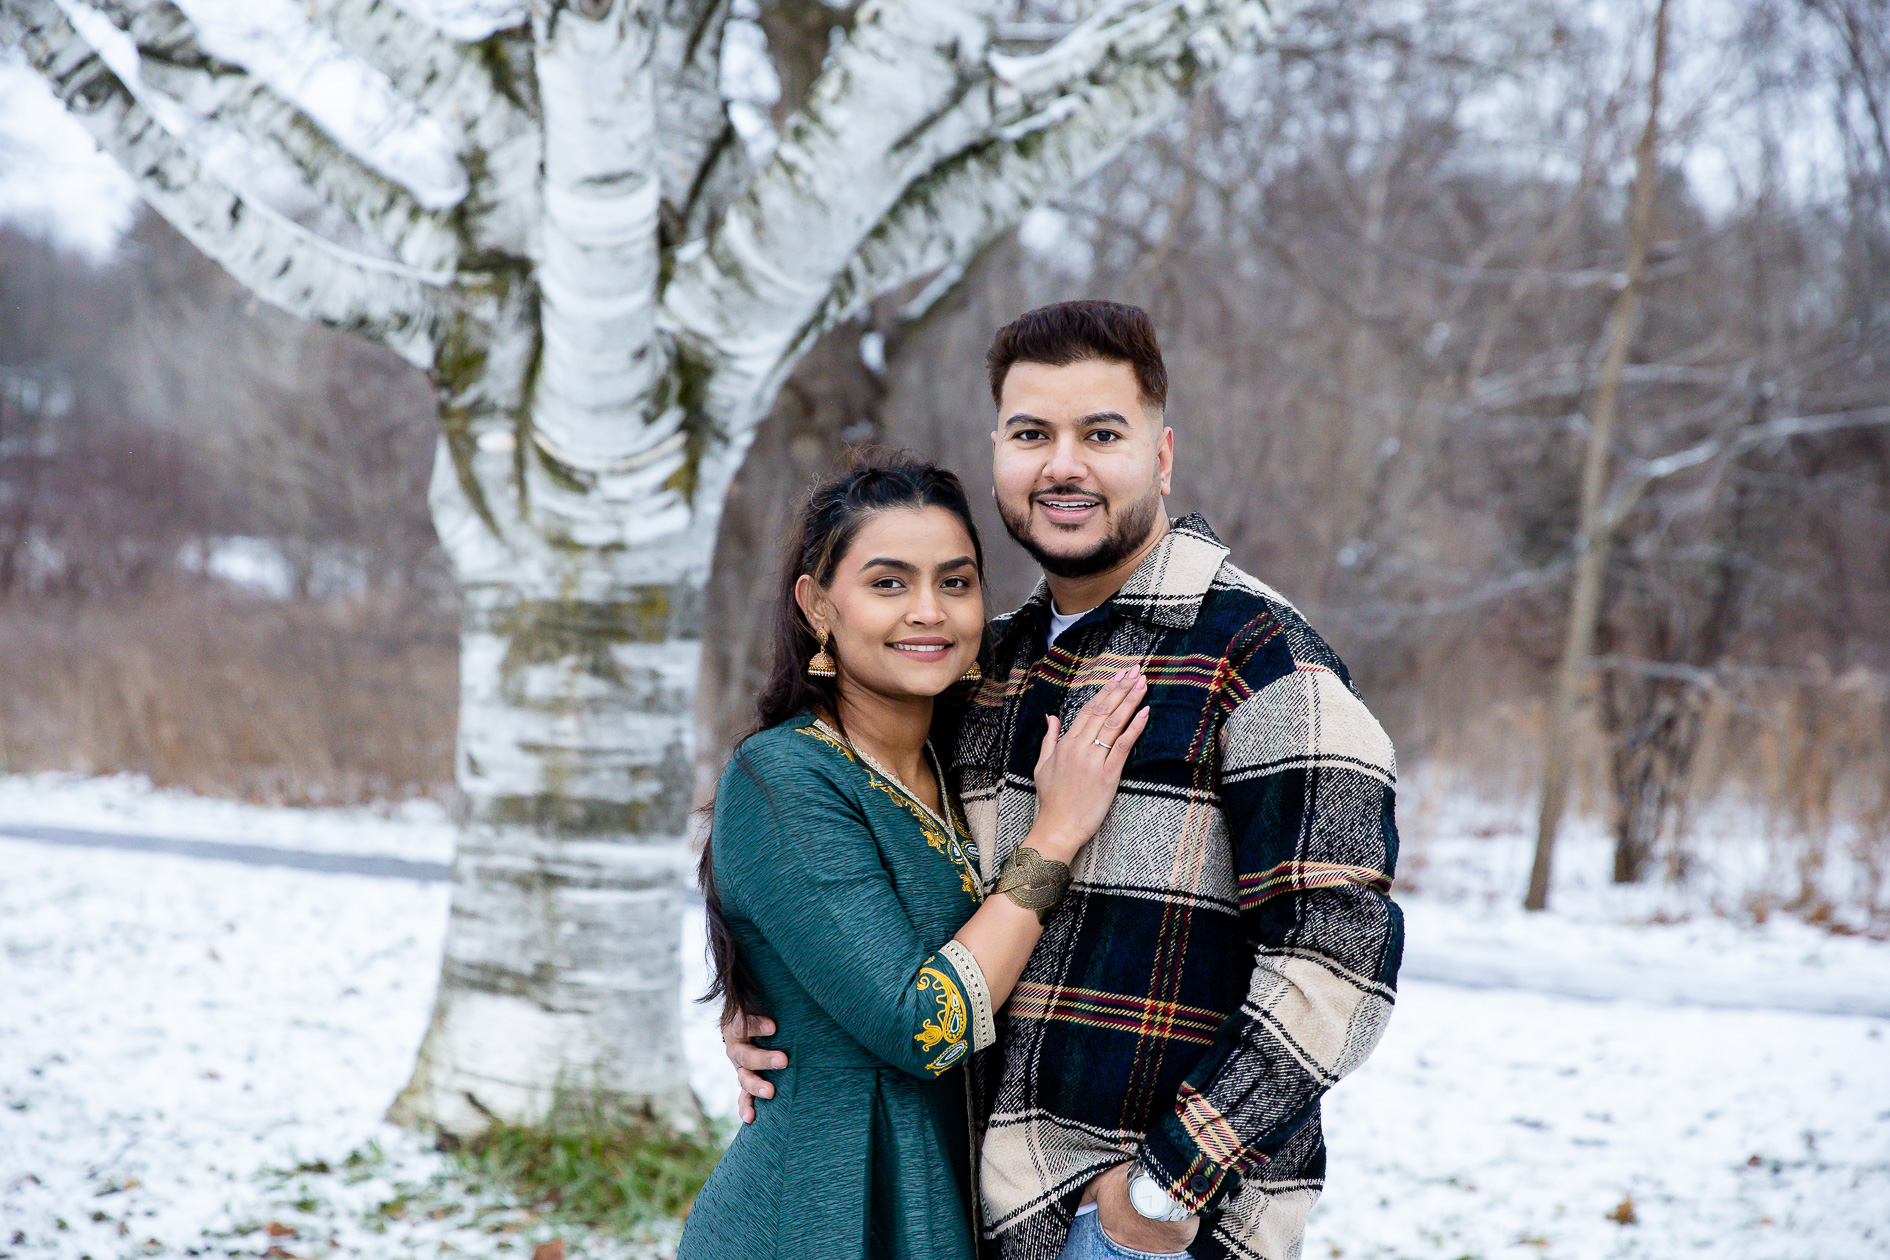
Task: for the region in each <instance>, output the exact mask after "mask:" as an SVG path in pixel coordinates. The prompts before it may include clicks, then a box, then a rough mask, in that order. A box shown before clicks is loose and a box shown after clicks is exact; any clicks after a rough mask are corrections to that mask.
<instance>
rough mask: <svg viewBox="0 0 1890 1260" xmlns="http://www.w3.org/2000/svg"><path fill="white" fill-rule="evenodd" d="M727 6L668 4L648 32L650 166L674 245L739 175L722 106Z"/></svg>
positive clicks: (715, 207)
mask: <svg viewBox="0 0 1890 1260" xmlns="http://www.w3.org/2000/svg"><path fill="white" fill-rule="evenodd" d="M727 17H728V0H669V2H668V3H666V4H665V5H664V6H663V15H662V19H661V21H660V22H659V23H658V25H657V28H656V54H655V58H654V60H655V63H656V67H657V75H658V81H657V88H656V136H657V161H658V164H659V170H660V171H661V173H662V179H663V219H664V224H665V228H666V230H667V234H668V237H669V240H670V241H671V242H672V243H673V244H680V243H681V242H683V241H684V240H687V239H688V238H689V236H690V235H691V231H690V229H691V228H692V227H693V228H695V229H696V230H697V231H700V230H701V229H702V228H703V227H704V226H706V222H707V219H708V216H709V215H710V214H712V213H714V212H716V211H719V210H720V209H722V208H723V207H724V206H726V204H727V202H728V200H729V198H730V197H732V196H733V195H734V189H735V182H736V180H737V179H738V178H739V177H740V176H741V175H742V174H744V173H746V171H747V167H748V163H747V150H746V148H744V147H743V145H742V144H741V141H740V139H739V137H737V136H736V135H735V127H734V124H732V123H731V122H729V118H728V104H727V102H726V101H724V100H723V99H722V26H723V23H724V22H725V21H726V20H727Z"/></svg>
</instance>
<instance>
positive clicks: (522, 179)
mask: <svg viewBox="0 0 1890 1260" xmlns="http://www.w3.org/2000/svg"><path fill="white" fill-rule="evenodd" d="M524 17H525V15H524V12H523V6H521V8H520V12H519V14H518V22H519V23H520V25H514V26H510V27H507V28H504V29H499V30H494V31H493V32H492V33H491V34H489V35H487V36H485V37H484V38H483V39H482V40H480V41H479V42H478V43H477V44H476V45H470V46H469V45H465V44H459V43H455V42H454V41H452V40H451V39H449V38H447V37H446V36H444V35H442V34H440V33H439V32H438V31H436V30H434V29H433V28H432V27H430V26H428V25H426V24H425V23H424V22H421V21H420V20H418V19H417V18H414V17H412V16H410V15H409V14H407V13H405V12H403V11H402V10H401V9H400V8H399V6H397V5H395V4H394V3H393V2H392V0H335V3H334V5H333V6H332V7H331V8H330V9H328V11H327V12H326V13H323V14H321V15H320V20H321V21H322V22H323V24H324V25H326V26H327V28H328V29H329V31H330V32H332V33H333V34H334V36H335V38H336V39H337V40H339V41H340V42H341V44H342V45H343V46H344V47H346V48H347V49H348V50H349V51H350V52H352V53H354V54H355V55H356V56H358V57H360V58H361V59H362V60H363V61H366V62H367V63H368V64H369V65H371V66H373V67H374V68H375V69H377V70H379V71H380V72H381V73H383V74H385V75H386V76H387V77H388V79H389V80H390V81H391V82H392V83H393V85H394V89H395V90H396V91H398V92H399V93H400V94H401V95H403V96H405V97H406V98H407V99H409V100H411V101H413V102H414V103H415V104H417V105H419V106H420V107H421V108H422V109H424V110H426V112H427V113H428V114H430V115H431V116H432V117H433V118H435V119H436V120H438V121H439V122H440V123H441V124H443V125H444V126H446V127H447V128H448V129H449V131H450V132H451V133H452V134H453V135H454V136H455V138H456V139H457V140H458V141H459V145H460V153H459V156H460V159H461V161H462V162H463V163H464V164H465V165H466V167H467V169H468V170H469V171H472V172H474V178H473V187H472V192H471V195H470V196H469V197H468V199H467V200H466V201H465V202H464V203H463V204H462V206H461V214H462V215H463V216H464V217H465V220H466V223H467V225H468V227H469V228H470V229H471V235H472V238H473V242H472V243H473V245H474V247H475V248H479V249H495V250H499V251H502V252H506V253H512V254H518V253H522V252H524V250H525V248H526V243H527V242H528V241H529V240H530V239H531V232H532V223H533V220H534V218H535V216H536V214H537V208H538V187H537V180H538V167H539V162H540V158H541V149H542V143H541V140H542V137H541V133H540V131H539V129H538V127H537V114H538V83H537V79H536V76H535V73H534V70H533V65H532V46H531V35H530V32H529V31H528V30H527V29H526V28H525V27H524V26H523V25H522V23H523V22H524Z"/></svg>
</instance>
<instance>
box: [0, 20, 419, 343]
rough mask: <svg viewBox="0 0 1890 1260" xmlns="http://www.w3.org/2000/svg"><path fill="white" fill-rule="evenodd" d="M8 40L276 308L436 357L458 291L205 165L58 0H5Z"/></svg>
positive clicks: (176, 219) (0, 27)
mask: <svg viewBox="0 0 1890 1260" xmlns="http://www.w3.org/2000/svg"><path fill="white" fill-rule="evenodd" d="M0 38H4V40H5V42H7V43H10V44H13V45H14V46H16V47H18V48H19V49H20V50H21V51H22V52H23V53H24V54H25V56H26V58H27V60H28V62H29V63H30V64H31V65H32V66H33V68H34V69H35V70H37V71H38V72H39V73H40V74H41V75H42V76H43V77H44V78H45V79H46V80H47V81H48V82H49V83H50V84H51V86H52V88H53V91H54V93H55V95H57V96H58V98H59V100H60V101H61V102H62V103H63V104H64V105H65V106H66V108H67V109H68V110H69V111H71V113H72V114H73V116H74V117H76V118H77V119H78V120H79V121H80V123H82V124H83V125H84V126H85V128H86V130H88V131H90V132H91V133H92V136H93V138H94V139H95V140H96V141H97V142H98V143H99V145H100V147H101V148H103V149H104V150H105V151H106V152H107V153H109V154H110V155H111V156H112V157H114V158H115V159H117V161H118V163H119V165H121V166H123V167H124V168H125V170H126V172H127V173H129V174H130V175H131V177H132V179H133V180H134V181H135V182H136V183H137V184H138V186H139V189H140V191H142V192H143V194H144V196H145V198H146V200H147V201H149V202H150V204H151V206H152V207H153V208H154V209H156V210H157V211H158V212H159V213H160V214H162V215H163V216H164V217H165V218H166V219H168V220H169V221H170V222H171V224H172V225H173V226H174V227H176V228H177V230H178V231H179V232H181V233H182V234H183V235H184V236H185V237H186V238H188V239H189V240H190V242H191V243H192V244H194V245H195V246H197V248H198V249H200V250H202V251H203V252H204V253H205V254H206V255H208V256H209V257H211V258H212V259H214V260H216V261H217V262H218V263H219V264H221V265H222V267H223V268H224V269H225V270H226V271H228V272H229V273H230V274H231V275H232V276H233V277H235V278H236V280H237V281H238V282H239V283H242V284H244V285H245V286H247V287H248V288H250V289H252V290H254V291H255V292H256V293H257V295H258V296H260V297H262V298H263V299H264V300H265V301H268V302H270V303H272V304H274V305H276V306H279V307H281V308H283V309H284V310H286V311H289V312H290V313H291V314H295V315H300V316H303V317H305V318H309V319H317V320H320V321H322V322H324V323H327V324H331V325H334V326H336V327H339V328H343V329H347V330H349V331H353V332H358V333H361V334H364V335H366V336H369V337H373V338H375V339H377V340H379V341H382V342H383V343H385V344H386V345H388V346H389V347H390V348H392V349H393V350H394V351H395V352H397V353H399V354H401V355H402V356H403V357H405V358H407V359H408V360H409V361H410V362H414V363H426V362H428V361H430V358H431V352H432V341H433V333H434V328H435V327H436V325H437V323H438V322H439V320H440V319H441V318H442V317H443V316H444V315H445V314H446V313H447V309H448V307H449V305H450V299H449V298H448V297H447V295H445V294H444V293H442V292H441V291H440V290H439V289H438V288H437V287H436V283H434V282H430V278H429V277H427V276H425V275H423V274H422V273H420V272H417V271H415V270H413V269H412V268H408V267H404V266H401V265H398V264H394V263H383V262H379V261H377V260H374V259H368V258H363V257H361V256H359V255H355V254H351V253H349V252H348V251H346V250H343V249H340V248H339V247H337V246H335V245H332V244H330V243H329V242H327V241H324V240H322V239H321V238H320V237H317V236H315V235H314V234H313V233H311V232H308V231H306V230H304V229H302V228H300V227H298V226H297V225H296V224H294V223H292V222H290V221H289V220H287V219H285V218H283V217H282V216H281V215H278V214H276V213H274V212H273V211H271V210H269V209H267V208H266V207H263V206H259V205H256V204H254V203H251V202H249V201H246V200H245V199H244V198H242V197H241V196H240V195H238V194H236V193H234V192H232V191H231V190H229V189H228V188H226V187H224V186H223V185H222V184H221V183H220V182H219V181H217V180H216V179H215V178H214V177H212V176H211V175H210V174H209V173H208V172H207V171H205V170H204V169H203V168H202V167H201V165H199V163H198V162H197V159H196V158H195V157H193V156H192V155H191V154H190V153H189V151H188V150H186V149H185V148H184V146H183V145H182V144H181V143H179V142H178V140H177V139H176V138H175V137H174V136H172V135H171V134H170V133H169V132H167V131H166V130H165V129H164V127H163V126H162V125H161V124H160V123H159V122H158V121H157V119H156V118H154V117H153V116H152V115H151V113H150V112H149V111H148V110H147V109H146V108H145V107H144V106H143V105H142V104H140V103H139V101H138V100H137V99H136V97H134V96H133V95H132V93H131V91H130V89H129V88H127V87H126V85H125V83H124V81H123V80H121V79H120V78H119V77H118V75H117V74H116V73H114V72H113V71H112V69H111V68H110V67H109V66H107V65H106V64H105V63H104V61H103V60H102V59H101V58H100V57H99V55H98V53H97V52H96V51H94V50H93V49H92V47H91V46H90V45H89V44H87V43H86V41H85V40H84V38H83V37H82V36H80V34H79V33H78V31H77V30H75V29H74V28H73V26H72V24H71V22H69V21H68V20H67V18H66V16H65V14H64V13H63V12H62V11H61V10H60V9H59V6H58V5H57V4H55V3H54V2H53V0H0Z"/></svg>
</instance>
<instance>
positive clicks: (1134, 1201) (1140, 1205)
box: [1129, 1171, 1194, 1221]
mask: <svg viewBox="0 0 1890 1260" xmlns="http://www.w3.org/2000/svg"><path fill="white" fill-rule="evenodd" d="M1129 1206H1130V1207H1132V1208H1134V1209H1135V1211H1136V1215H1138V1216H1142V1217H1145V1218H1147V1219H1148V1220H1151V1221H1185V1220H1187V1219H1188V1218H1189V1217H1190V1216H1193V1215H1194V1213H1193V1212H1192V1211H1190V1210H1189V1209H1188V1208H1187V1206H1186V1205H1185V1204H1181V1203H1177V1202H1175V1200H1174V1199H1173V1198H1172V1197H1170V1195H1169V1193H1168V1192H1167V1191H1166V1190H1164V1189H1162V1186H1161V1183H1160V1182H1159V1181H1156V1180H1155V1178H1153V1177H1151V1176H1149V1175H1148V1174H1147V1173H1145V1172H1140V1171H1137V1172H1136V1173H1134V1174H1133V1175H1132V1176H1130V1178H1129Z"/></svg>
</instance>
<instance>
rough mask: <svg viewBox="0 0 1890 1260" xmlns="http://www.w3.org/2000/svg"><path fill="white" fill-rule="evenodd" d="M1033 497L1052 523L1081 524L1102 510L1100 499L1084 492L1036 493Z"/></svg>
mask: <svg viewBox="0 0 1890 1260" xmlns="http://www.w3.org/2000/svg"><path fill="white" fill-rule="evenodd" d="M1033 499H1034V501H1035V502H1036V504H1037V506H1038V507H1039V508H1041V509H1043V514H1044V515H1045V516H1047V517H1049V518H1050V523H1051V524H1053V525H1082V524H1084V523H1086V522H1087V521H1089V520H1090V519H1092V518H1093V517H1094V516H1096V514H1097V513H1098V512H1100V511H1101V510H1102V500H1100V499H1098V498H1095V497H1094V496H1091V495H1085V494H1038V495H1035V496H1033Z"/></svg>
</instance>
